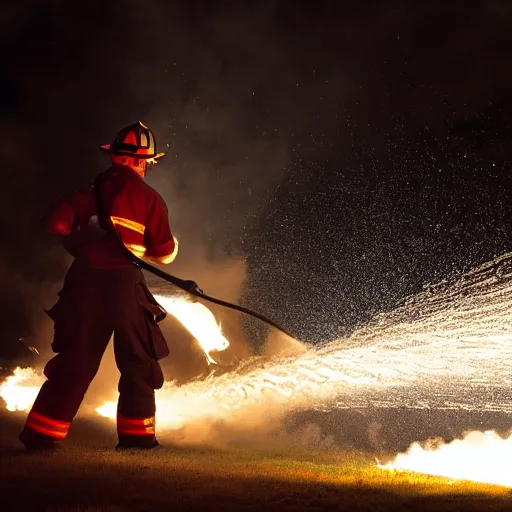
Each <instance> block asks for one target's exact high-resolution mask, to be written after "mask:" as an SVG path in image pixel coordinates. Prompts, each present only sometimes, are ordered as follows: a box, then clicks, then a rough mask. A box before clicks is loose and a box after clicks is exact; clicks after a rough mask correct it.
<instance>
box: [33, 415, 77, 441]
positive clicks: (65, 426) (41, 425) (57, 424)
mask: <svg viewBox="0 0 512 512" xmlns="http://www.w3.org/2000/svg"><path fill="white" fill-rule="evenodd" d="M25 426H26V427H27V428H30V429H32V430H35V431H36V432H39V433H40V434H44V435H46V436H50V437H53V438H55V439H64V438H65V437H66V436H67V434H68V432H69V427H70V426H71V422H67V421H59V420H54V419H53V418H48V417H47V416H43V415H42V414H39V413H37V412H34V411H30V414H29V415H28V418H27V422H26V424H25Z"/></svg>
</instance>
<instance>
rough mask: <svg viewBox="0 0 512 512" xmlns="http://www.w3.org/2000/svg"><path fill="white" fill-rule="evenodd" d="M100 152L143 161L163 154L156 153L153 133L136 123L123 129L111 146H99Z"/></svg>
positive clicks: (160, 156)
mask: <svg viewBox="0 0 512 512" xmlns="http://www.w3.org/2000/svg"><path fill="white" fill-rule="evenodd" d="M100 149H101V150H102V151H105V152H107V153H111V154H112V155H117V156H129V157H132V158H140V159H144V160H149V159H155V160H156V159H157V158H162V157H163V156H164V155H165V153H157V152H156V141H155V136H154V135H153V132H152V131H151V130H150V129H149V128H148V127H147V126H146V125H144V124H143V123H141V122H140V121H137V122H136V123H134V124H131V125H130V126H127V127H126V128H123V129H122V130H121V131H120V132H119V133H118V134H117V136H116V138H115V139H114V142H112V144H104V145H102V146H100Z"/></svg>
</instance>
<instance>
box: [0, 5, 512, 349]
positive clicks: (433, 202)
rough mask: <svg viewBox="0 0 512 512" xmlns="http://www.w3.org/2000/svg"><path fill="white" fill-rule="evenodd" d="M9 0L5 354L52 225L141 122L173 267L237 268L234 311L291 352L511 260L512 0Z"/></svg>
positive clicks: (28, 301)
mask: <svg viewBox="0 0 512 512" xmlns="http://www.w3.org/2000/svg"><path fill="white" fill-rule="evenodd" d="M4 4H6V5H2V8H1V12H0V38H1V44H2V73H1V75H0V130H1V136H0V162H1V168H2V172H3V178H4V179H3V187H2V201H1V203H0V215H1V223H0V233H1V237H2V244H1V246H0V247H1V249H0V251H1V252H0V275H1V279H2V287H1V291H0V307H1V308H2V311H3V314H2V318H3V321H2V325H1V329H0V330H1V332H0V335H2V339H5V340H9V339H11V338H12V337H16V336H18V335H22V333H23V335H24V334H29V333H31V332H32V333H33V331H34V330H36V329H37V326H38V322H39V321H40V318H41V315H42V314H43V313H42V310H43V308H44V307H48V306H49V305H51V302H52V301H53V300H55V295H54V294H55V289H56V287H57V289H58V286H59V283H60V280H61V279H62V277H63V274H64V272H65V269H66V266H67V264H68V263H69V261H68V260H67V258H66V257H65V254H64V252H63V251H62V250H61V249H60V248H59V246H58V243H57V241H55V240H50V239H48V238H47V237H46V236H44V234H43V233H42V232H41V219H42V217H43V215H44V213H45V212H46V211H47V210H48V208H49V207H50V206H51V205H52V204H53V203H54V202H55V201H56V200H57V199H58V198H59V197H60V196H61V195H62V194H63V193H65V192H68V191H70V190H72V189H73V188H75V187H80V186H84V185H87V184H88V183H89V182H90V181H91V180H92V178H93V177H94V176H95V175H96V174H97V173H99V172H101V171H103V170H104V169H105V168H106V167H107V166H108V164H109V161H108V158H107V157H106V156H105V155H103V154H101V153H100V152H99V151H98V149H97V147H98V145H99V144H102V143H108V142H110V141H111V139H112V138H113V137H114V135H115V134H116V132H117V131H118V130H119V129H120V128H122V127H123V126H125V125H127V124H130V123H132V122H134V121H135V120H137V119H141V120H142V121H144V122H145V123H147V124H148V125H149V126H150V127H151V128H152V130H153V131H154V133H155V135H156V138H157V142H158V144H159V146H160V148H161V149H163V150H166V151H167V152H168V156H167V158H166V159H165V160H164V161H163V162H162V163H161V164H159V165H158V166H157V167H156V168H155V170H154V171H153V175H152V176H151V177H150V178H149V179H150V183H151V184H153V185H154V186H155V188H157V189H158V190H159V192H160V193H161V194H162V195H163V196H164V198H165V199H166V201H167V203H168V206H169V210H170V216H171V222H172V226H173V229H174V231H175V233H176V235H177V236H178V238H179V239H180V242H181V246H182V247H184V248H185V249H184V250H185V257H186V255H187V251H189V253H190V251H192V250H195V248H199V247H200V248H202V249H204V250H205V254H207V257H208V258H210V259H212V260H217V259H218V260H221V259H222V258H225V257H226V255H233V254H243V255H245V256H246V257H247V264H248V278H247V285H246V290H245V293H244V296H243V303H244V304H245V305H247V306H250V307H254V308H256V309H257V310H259V311H261V312H262V313H265V314H268V315H269V316H271V317H272V318H274V319H276V320H278V321H279V322H281V323H283V324H284V325H286V327H287V328H288V329H289V330H291V331H292V332H294V333H296V334H297V336H299V337H300V338H302V339H308V340H311V341H323V340H330V339H333V338H335V337H336V336H339V335H341V334H344V333H347V332H350V330H351V329H353V328H354V327H355V326H356V325H358V324H360V323H363V322H365V321H367V320H368V319H369V318H370V317H371V316H372V315H374V314H375V313H378V312H382V311H387V310H390V309H393V308H394V307H395V306H396V304H397V303H398V302H399V301H400V300H401V299H403V298H404V297H405V296H407V295H409V294H411V293H415V292H417V291H419V290H420V289H421V288H422V286H424V285H425V284H427V283H435V282H437V281H439V280H441V279H443V278H445V277H447V276H449V275H452V274H454V273H458V272H462V271H464V270H467V269H469V268H471V267H473V266H474V265H476V264H478V263H481V262H484V261H487V260H489V259H492V258H493V257H494V256H497V255H499V254H502V253H503V252H506V251H508V250H510V245H511V244H510V235H511V227H510V213H511V212H510V186H511V183H510V178H509V174H510V170H509V167H510V163H509V162H510V161H511V158H512V145H511V142H512V141H511V128H510V117H511V114H512V101H511V98H510V96H511V91H512V71H511V63H510V55H511V49H512V44H511V43H512V4H510V2H508V0H488V1H467V0H466V1H455V0H454V1H441V0H428V1H427V0H414V1H406V0H396V1H391V0H390V1H380V2H377V1H360V2H351V1H350V2H349V1H340V2H337V1H334V0H333V1H331V2H327V1H311V2H297V1H294V2H292V1H279V0H273V1H271V0H269V1H259V2H251V1H244V2H236V1H232V2H223V1H217V2H205V1H191V0H189V1H184V2H172V1H163V0H160V1H158V0H155V1H135V0H122V1H121V0H119V1H103V2H95V1H91V2H70V1H57V0H53V1H52V0H45V1H35V0H34V1H29V0H17V1H16V2H14V1H8V2H4ZM187 247H188V249H187ZM181 268H183V267H181ZM186 277H192V278H193V276H186ZM208 291H209V292H211V293H212V294H215V293H214V292H215V290H208ZM248 326H251V325H250V322H249V323H248ZM252 327H253V329H252V331H251V332H254V330H255V329H254V325H253V326H252ZM258 328H259V327H258ZM257 330H258V329H256V331H257ZM6 343H7V344H8V343H9V342H8V341H6Z"/></svg>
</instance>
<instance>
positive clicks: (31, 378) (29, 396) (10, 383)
mask: <svg viewBox="0 0 512 512" xmlns="http://www.w3.org/2000/svg"><path fill="white" fill-rule="evenodd" d="M44 379H45V378H44V376H43V375H41V374H39V373H37V372H36V371H35V370H34V369H33V368H16V369H15V370H14V375H11V376H10V377H7V379H5V380H4V381H3V382H2V383H1V384H0V396H1V397H2V398H3V399H4V400H5V402H6V404H7V410H8V411H26V410H27V409H29V408H30V407H31V406H32V404H33V403H34V400H35V399H36V396H37V393H38V392H39V388H40V387H41V385H42V384H43V382H44Z"/></svg>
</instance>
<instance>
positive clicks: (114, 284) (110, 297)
mask: <svg viewBox="0 0 512 512" xmlns="http://www.w3.org/2000/svg"><path fill="white" fill-rule="evenodd" d="M59 295H60V297H59V300H58V302H57V304H55V306H54V307H53V308H52V309H51V310H49V311H48V312H47V313H48V315H49V316H50V317H51V318H52V319H53V320H54V322H55V326H54V329H55V331H54V339H53V343H52V349H53V351H54V352H56V353H57V355H56V356H55V357H54V358H53V359H51V360H50V361H49V362H48V364H47V365H46V367H45V370H44V373H45V375H46V377H47V381H46V382H45V383H44V384H43V386H42V387H41V390H40V391H39V395H38V396H37V399H36V401H35V403H34V405H33V407H32V410H31V412H30V413H29V415H28V418H27V421H26V424H25V428H24V432H23V433H22V436H23V435H25V437H26V436H27V434H28V435H29V437H30V436H31V437H32V438H34V437H35V438H40V439H42V440H45V441H54V440H58V439H64V438H65V437H66V435H67V432H68V430H69V427H70V426H71V422H72V421H73V418H74V417H75V415H76V413H77V411H78V408H79V407H80V404H81V402H82V400H83V397H84V395H85V393H86V391H87V388H88V387H89V385H90V383H91V381H92V379H93V378H94V376H95V375H96V373H97V371H98V368H99V365H100V362H101V359H102V357H103V354H104V352H105V349H106V347H107V345H108V343H109V340H110V338H111V336H112V334H113V335H114V352H115V358H116V363H117V366H118V368H119V371H120V373H121V377H120V380H119V401H118V410H117V430H118V436H119V445H120V446H127V447H129V446H135V447H151V446H154V445H155V444H156V438H155V393H154V390H155V389H159V388H161V387H162V385H163V381H164V378H163V374H162V370H161V368H160V365H159V363H158V360H159V359H161V358H163V357H166V356H167V355H168V354H169V350H168V348H167V344H166V341H165V339H164V338H163V335H162V333H161V331H160V328H159V327H158V325H157V322H158V321H159V320H160V319H161V318H162V316H165V313H163V311H162V310H161V308H159V307H158V304H157V303H156V301H155V299H154V298H153V296H152V295H151V293H150V292H149V290H148V288H147V286H146V283H145V280H144V277H143V275H142V272H141V271H140V270H139V269H138V268H136V267H133V266H131V267H127V268H119V269H93V268H89V267H85V266H80V265H79V264H76V263H74V264H73V265H72V267H71V268H70V270H69V271H68V274H67V275H66V279H65V281H64V287H63V289H62V291H61V292H60V294H59Z"/></svg>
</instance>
